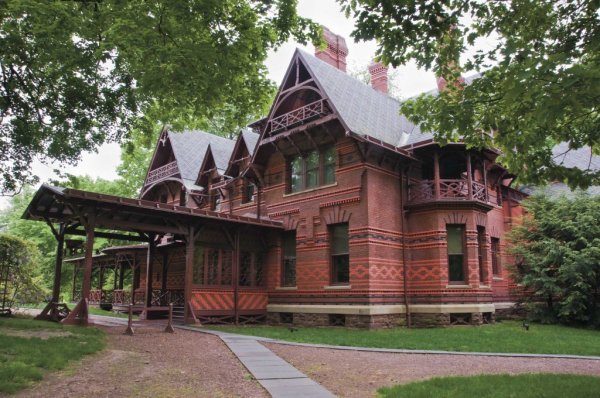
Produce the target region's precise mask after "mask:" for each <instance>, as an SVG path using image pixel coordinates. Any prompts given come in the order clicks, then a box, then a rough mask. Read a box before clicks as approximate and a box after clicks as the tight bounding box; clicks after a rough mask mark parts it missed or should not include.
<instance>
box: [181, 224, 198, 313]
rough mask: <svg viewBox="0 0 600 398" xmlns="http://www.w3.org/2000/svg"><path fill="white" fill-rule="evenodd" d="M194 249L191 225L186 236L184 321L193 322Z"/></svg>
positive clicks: (193, 235)
mask: <svg viewBox="0 0 600 398" xmlns="http://www.w3.org/2000/svg"><path fill="white" fill-rule="evenodd" d="M194 249H195V230H194V227H192V226H190V227H189V229H188V233H187V236H186V246H185V288H184V292H183V295H184V297H185V303H184V305H185V311H184V314H185V315H184V318H183V319H184V322H185V323H192V322H193V319H194V315H193V314H192V311H193V309H192V308H190V306H191V303H192V278H193V276H194Z"/></svg>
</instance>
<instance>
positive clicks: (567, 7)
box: [338, 0, 600, 187]
mask: <svg viewBox="0 0 600 398" xmlns="http://www.w3.org/2000/svg"><path fill="white" fill-rule="evenodd" d="M338 1H339V2H340V3H341V5H342V8H343V9H344V10H345V11H346V13H347V14H351V15H352V16H353V17H354V18H355V20H356V26H355V29H354V31H353V33H352V35H353V37H354V38H355V39H361V40H370V39H375V40H377V42H378V45H379V47H378V50H377V56H378V57H379V58H380V59H381V60H382V61H383V62H384V63H386V64H390V65H392V66H398V65H400V64H404V63H406V62H407V61H409V60H414V61H415V62H416V64H417V65H418V66H419V67H423V68H426V69H428V70H433V71H434V72H435V74H436V75H437V76H439V77H442V78H444V79H445V80H446V83H447V86H446V87H447V89H445V90H442V92H441V93H439V95H436V96H431V95H429V96H425V95H424V96H421V97H419V98H417V99H415V100H412V101H407V102H406V103H404V104H403V106H402V108H401V111H402V112H403V113H404V114H406V115H407V116H408V117H409V118H410V119H411V120H412V121H414V122H416V123H420V124H421V126H422V129H424V130H428V131H433V132H435V133H436V139H437V141H438V142H440V143H441V144H445V143H447V142H450V141H457V140H459V139H461V138H462V139H463V140H464V141H465V142H466V144H467V145H469V146H471V147H495V148H499V149H501V150H502V151H503V155H502V157H501V158H500V160H501V161H502V162H503V163H504V164H505V165H506V166H507V167H508V168H509V169H510V170H512V171H513V172H518V173H519V178H520V179H522V180H523V181H525V182H529V183H534V184H538V183H541V182H544V181H554V180H561V181H564V182H566V183H568V184H569V185H570V186H571V187H576V186H579V187H587V186H589V185H600V170H598V169H593V168H590V166H589V165H588V166H587V167H585V166H584V167H583V168H575V167H567V166H566V165H562V164H557V162H555V161H554V160H555V159H556V158H558V156H557V154H555V153H554V154H553V148H554V147H555V146H556V145H557V144H559V143H562V142H567V143H568V147H569V149H570V150H574V149H578V148H590V149H591V151H590V153H592V152H593V154H595V155H599V154H600V134H599V132H600V113H599V112H598V103H599V100H600V94H599V93H600V3H599V2H598V1H595V0H573V1H550V0H540V1H522V0H513V1H481V0H444V1H428V2H425V1H418V0H338ZM486 40H487V41H492V42H493V44H492V45H491V47H490V48H485V46H483V45H482V43H483V42H484V41H486ZM461 61H462V63H461ZM475 72H477V73H480V74H481V76H480V77H479V78H478V79H475V80H474V81H473V82H472V83H470V84H468V85H464V84H463V81H462V79H461V75H470V74H473V73H475ZM590 158H591V156H590ZM590 162H591V159H590Z"/></svg>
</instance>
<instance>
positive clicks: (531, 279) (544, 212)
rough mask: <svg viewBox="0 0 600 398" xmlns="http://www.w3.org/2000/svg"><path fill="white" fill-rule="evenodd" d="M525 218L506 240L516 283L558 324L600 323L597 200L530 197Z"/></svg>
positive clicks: (599, 204) (599, 218)
mask: <svg viewBox="0 0 600 398" xmlns="http://www.w3.org/2000/svg"><path fill="white" fill-rule="evenodd" d="M525 207H526V209H527V211H528V213H529V214H528V215H527V216H526V217H525V218H524V219H523V224H522V225H519V226H516V227H515V228H514V229H513V231H512V232H511V235H510V240H511V243H512V247H511V248H510V253H511V254H512V255H513V256H515V258H516V259H517V264H518V265H517V266H516V267H514V269H513V272H514V277H515V280H516V282H518V283H520V284H522V285H523V287H524V288H525V291H528V292H531V293H532V294H533V295H532V296H525V297H524V299H525V300H526V301H528V302H529V303H530V304H531V305H532V306H536V305H538V304H539V300H536V298H535V297H538V298H542V299H543V300H544V302H546V308H545V311H546V314H548V315H550V316H551V317H552V318H554V319H557V320H560V321H563V322H578V323H590V324H595V325H596V326H597V325H598V324H599V323H598V322H599V321H600V308H599V305H600V302H599V301H598V293H599V292H600V198H598V197H590V196H586V195H580V196H577V197H576V198H574V199H568V198H565V197H562V198H559V199H549V198H547V197H544V196H534V197H531V198H529V199H528V200H527V201H526V202H525Z"/></svg>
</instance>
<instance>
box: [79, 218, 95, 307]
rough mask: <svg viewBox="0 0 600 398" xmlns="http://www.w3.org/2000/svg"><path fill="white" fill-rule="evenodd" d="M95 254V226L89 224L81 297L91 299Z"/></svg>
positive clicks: (86, 236)
mask: <svg viewBox="0 0 600 398" xmlns="http://www.w3.org/2000/svg"><path fill="white" fill-rule="evenodd" d="M93 255H94V227H93V226H89V227H88V228H87V231H86V235H85V260H84V263H83V264H84V265H83V283H82V286H81V298H82V299H85V300H89V299H90V290H91V288H92V262H93V258H92V256H93Z"/></svg>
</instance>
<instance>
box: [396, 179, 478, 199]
mask: <svg viewBox="0 0 600 398" xmlns="http://www.w3.org/2000/svg"><path fill="white" fill-rule="evenodd" d="M439 181H440V184H439V187H438V189H437V192H436V186H435V181H434V180H417V179H411V180H409V185H408V202H409V203H411V204H415V203H423V202H432V201H437V200H441V201H455V200H456V201H462V200H474V201H477V202H483V203H488V201H489V197H488V194H487V190H486V188H485V185H484V184H481V183H479V182H475V181H472V183H471V192H469V181H468V180H465V179H456V180H454V179H445V180H439Z"/></svg>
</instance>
